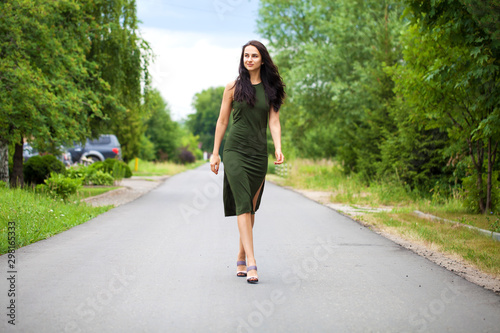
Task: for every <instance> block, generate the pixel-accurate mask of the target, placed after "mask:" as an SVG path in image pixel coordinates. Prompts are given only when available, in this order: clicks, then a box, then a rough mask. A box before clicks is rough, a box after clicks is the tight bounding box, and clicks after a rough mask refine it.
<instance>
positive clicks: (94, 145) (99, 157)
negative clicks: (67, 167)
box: [68, 134, 122, 162]
mask: <svg viewBox="0 0 500 333" xmlns="http://www.w3.org/2000/svg"><path fill="white" fill-rule="evenodd" d="M68 151H69V152H70V154H71V158H72V159H73V162H81V161H82V158H87V159H91V160H92V161H94V162H97V161H104V160H105V159H107V158H118V159H120V160H121V159H122V149H121V146H120V142H118V139H117V138H116V136H115V135H113V134H103V135H101V136H99V138H98V139H87V142H86V143H85V145H83V146H82V145H80V144H75V146H74V147H72V148H69V149H68Z"/></svg>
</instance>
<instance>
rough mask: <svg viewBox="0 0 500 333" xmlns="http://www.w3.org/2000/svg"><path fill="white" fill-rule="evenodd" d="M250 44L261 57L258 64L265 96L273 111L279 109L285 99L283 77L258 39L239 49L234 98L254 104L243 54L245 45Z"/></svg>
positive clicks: (253, 93)
mask: <svg viewBox="0 0 500 333" xmlns="http://www.w3.org/2000/svg"><path fill="white" fill-rule="evenodd" d="M249 45H252V46H255V47H256V48H257V50H259V53H260V56H261V57H262V65H261V66H260V77H261V79H262V84H263V85H264V91H265V92H266V98H267V101H268V103H269V105H270V106H273V108H274V110H275V111H279V109H280V107H281V105H282V104H283V101H284V99H285V95H286V94H285V85H284V84H283V79H282V78H281V76H280V73H279V72H278V67H277V66H276V65H275V64H274V62H273V60H272V59H271V56H270V55H269V52H268V51H267V48H266V47H265V46H264V44H262V43H261V42H259V41H256V40H251V41H249V42H248V43H246V44H245V45H243V48H242V50H241V58H240V67H239V75H238V78H237V79H236V83H235V90H234V100H235V101H237V102H247V103H248V104H249V105H250V106H254V105H255V88H254V86H253V85H252V82H251V81H250V73H249V72H248V69H246V68H245V64H244V56H245V47H247V46H249Z"/></svg>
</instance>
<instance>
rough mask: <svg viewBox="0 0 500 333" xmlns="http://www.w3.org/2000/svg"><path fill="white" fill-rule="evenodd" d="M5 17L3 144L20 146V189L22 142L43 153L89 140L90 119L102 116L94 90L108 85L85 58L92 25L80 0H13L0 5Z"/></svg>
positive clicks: (0, 90)
mask: <svg viewBox="0 0 500 333" xmlns="http://www.w3.org/2000/svg"><path fill="white" fill-rule="evenodd" d="M0 13H2V14H1V16H2V18H1V19H0V36H1V39H0V57H1V59H2V61H1V62H0V105H2V107H1V109H0V143H1V145H2V146H5V145H6V144H10V143H14V144H15V147H16V149H15V154H14V168H13V175H12V176H13V177H12V180H13V183H12V185H13V186H16V185H22V183H23V178H22V164H23V163H22V162H23V159H22V146H23V138H25V137H28V139H30V140H32V141H35V145H36V146H37V148H39V149H41V150H56V149H57V147H59V146H60V145H61V144H63V143H65V142H70V141H72V140H84V138H85V137H87V136H88V134H89V123H90V121H91V120H92V119H99V118H101V117H102V113H101V101H100V99H99V94H98V93H96V92H95V89H94V88H97V90H98V91H106V89H107V86H106V84H105V82H103V81H102V79H101V77H100V75H99V74H100V73H99V72H98V71H95V70H93V69H94V68H95V63H92V62H89V61H88V60H87V59H86V57H85V54H86V52H88V50H89V49H90V41H89V39H88V32H89V30H90V29H91V26H92V25H91V23H90V22H91V18H89V17H88V16H87V14H86V13H85V12H84V11H82V10H81V5H80V4H79V3H78V2H77V1H73V0H59V1H50V2H47V1H40V0H35V1H27V0H13V1H8V2H2V3H0ZM2 150H3V149H2ZM0 157H2V158H5V157H6V156H5V154H2V156H0ZM1 165H5V160H2V163H1ZM2 174H3V175H5V172H2Z"/></svg>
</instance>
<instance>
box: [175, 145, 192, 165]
mask: <svg viewBox="0 0 500 333" xmlns="http://www.w3.org/2000/svg"><path fill="white" fill-rule="evenodd" d="M179 161H180V162H181V163H182V164H186V163H194V161H196V157H195V156H194V154H193V153H192V152H190V151H189V150H188V147H182V148H181V151H180V152H179Z"/></svg>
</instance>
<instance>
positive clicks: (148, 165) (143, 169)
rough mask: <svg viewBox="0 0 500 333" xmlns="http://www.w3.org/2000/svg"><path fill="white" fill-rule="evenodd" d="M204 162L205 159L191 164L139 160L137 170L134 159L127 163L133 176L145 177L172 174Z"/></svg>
mask: <svg viewBox="0 0 500 333" xmlns="http://www.w3.org/2000/svg"><path fill="white" fill-rule="evenodd" d="M204 163H205V161H197V162H195V163H192V164H176V163H172V162H149V161H143V160H139V163H138V169H137V171H135V160H132V161H130V163H129V164H128V165H129V167H130V170H132V174H133V175H134V176H143V177H147V176H164V175H170V176H172V175H175V174H178V173H181V172H184V171H186V170H189V169H193V168H196V167H198V166H200V165H202V164H204Z"/></svg>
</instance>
